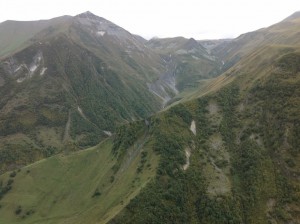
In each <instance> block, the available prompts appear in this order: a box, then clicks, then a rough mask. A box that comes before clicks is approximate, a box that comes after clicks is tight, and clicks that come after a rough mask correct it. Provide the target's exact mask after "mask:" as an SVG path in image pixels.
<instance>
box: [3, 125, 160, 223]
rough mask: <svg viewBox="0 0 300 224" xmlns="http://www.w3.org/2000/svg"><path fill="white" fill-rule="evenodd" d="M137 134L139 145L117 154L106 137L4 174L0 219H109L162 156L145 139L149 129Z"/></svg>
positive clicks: (60, 221)
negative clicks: (98, 141) (70, 152)
mask: <svg viewBox="0 0 300 224" xmlns="http://www.w3.org/2000/svg"><path fill="white" fill-rule="evenodd" d="M140 128H143V126H140ZM138 134H141V136H140V138H139V139H138V140H137V142H135V145H134V146H132V147H130V148H129V149H128V153H126V154H125V155H123V156H122V158H121V159H118V160H117V159H116V156H114V154H113V153H112V147H113V143H112V141H111V140H106V141H104V142H102V143H101V144H99V145H98V146H95V147H93V148H90V149H87V150H84V151H80V152H77V153H73V154H70V155H57V156H53V157H51V158H48V159H45V160H41V161H39V162H37V163H33V164H31V165H29V166H26V167H23V168H22V169H19V170H16V171H14V172H10V173H7V174H5V175H2V176H1V178H0V198H1V199H0V207H1V209H0V223H64V224H65V223H105V222H107V221H108V220H110V219H111V218H112V217H114V216H115V215H116V214H117V213H118V212H119V211H121V210H122V209H123V208H124V206H126V205H127V204H128V203H129V201H130V200H131V199H132V198H133V197H135V196H136V195H137V194H138V193H139V191H140V189H141V188H143V187H144V186H145V185H146V183H147V182H149V180H150V178H151V177H153V176H154V174H155V169H156V166H157V161H158V159H157V156H156V155H155V154H154V153H153V151H152V149H151V148H149V144H147V145H146V141H147V140H148V136H147V133H146V132H144V130H143V131H142V132H141V133H138ZM117 166H120V168H119V169H118V170H117V169H116V167H117ZM142 166H143V167H142Z"/></svg>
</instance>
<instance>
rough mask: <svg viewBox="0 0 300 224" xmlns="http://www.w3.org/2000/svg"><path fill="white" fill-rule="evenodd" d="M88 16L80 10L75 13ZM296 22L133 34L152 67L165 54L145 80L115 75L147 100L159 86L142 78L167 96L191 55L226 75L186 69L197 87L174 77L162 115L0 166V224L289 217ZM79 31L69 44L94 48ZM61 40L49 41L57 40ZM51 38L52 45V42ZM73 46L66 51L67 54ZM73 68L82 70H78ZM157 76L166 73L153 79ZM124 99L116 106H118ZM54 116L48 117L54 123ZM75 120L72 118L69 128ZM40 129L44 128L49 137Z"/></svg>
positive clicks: (295, 175)
mask: <svg viewBox="0 0 300 224" xmlns="http://www.w3.org/2000/svg"><path fill="white" fill-rule="evenodd" d="M90 16H92V15H90V13H87V14H86V13H85V14H82V15H79V16H78V17H80V18H87V17H90ZM78 17H77V18H78ZM92 18H95V17H94V16H92ZM97 18H98V17H97ZM299 18H300V17H299V14H298V13H296V14H294V15H292V16H291V17H288V18H287V19H285V20H283V21H282V22H280V23H278V24H275V25H273V26H271V27H268V28H264V29H261V30H258V31H254V32H251V33H248V34H244V35H241V36H240V37H238V38H236V39H233V40H218V41H213V40H212V41H195V40H193V39H184V38H171V39H158V40H157V39H154V40H150V41H149V42H145V41H144V40H143V39H141V38H138V39H139V40H140V41H141V42H142V43H143V44H144V45H143V46H144V47H145V49H149V54H153V57H151V58H152V60H153V63H154V64H155V62H156V60H158V61H160V60H161V59H165V62H163V63H158V64H159V65H160V66H162V70H159V68H161V67H160V66H157V69H158V70H159V71H160V72H158V73H157V76H156V78H154V79H153V80H152V82H150V80H147V78H149V77H148V76H147V74H148V73H146V72H145V73H142V74H141V75H140V76H137V74H130V75H132V76H130V75H128V76H125V73H122V74H123V76H125V77H126V78H127V77H134V80H139V79H141V83H144V86H146V87H145V89H146V93H148V94H151V93H153V92H154V93H153V95H152V96H154V99H157V100H158V101H156V102H158V103H162V102H164V101H162V100H161V98H164V97H163V95H160V94H162V93H163V92H162V91H161V92H158V91H156V90H155V88H154V87H153V86H152V85H153V84H155V83H156V82H157V85H156V87H157V88H160V89H164V90H165V92H168V91H169V93H168V94H170V95H171V94H174V91H175V89H173V90H172V88H173V87H174V86H175V87H176V90H179V89H180V88H179V86H178V85H177V81H178V80H180V79H178V77H180V76H181V74H180V73H179V72H178V73H177V72H175V73H174V71H176V69H175V68H176V67H177V63H180V62H181V60H186V62H187V64H188V66H196V64H195V65H194V64H193V63H191V62H192V59H191V58H193V57H192V56H195V57H198V58H199V60H198V61H199V62H200V61H203V63H204V62H205V63H207V64H209V62H213V61H215V62H216V66H215V67H214V66H212V67H211V69H212V70H210V69H208V70H207V71H217V69H219V70H218V72H222V71H224V72H223V73H222V74H221V75H219V76H217V77H215V78H211V76H209V77H210V78H209V79H207V78H205V77H202V76H201V73H200V72H199V73H197V74H194V75H195V76H197V77H198V78H197V79H196V78H195V80H197V81H198V82H199V83H200V82H201V83H202V84H201V85H200V84H199V83H198V84H197V85H195V87H194V88H190V89H189V91H187V92H185V93H184V89H185V88H187V87H186V86H185V85H186V84H187V83H193V82H192V81H191V79H188V80H187V81H185V82H183V83H184V85H183V86H184V88H183V89H182V92H181V93H179V95H178V96H180V97H181V98H180V99H178V100H177V101H176V102H174V103H173V102H172V101H171V102H169V105H168V107H166V108H164V110H163V111H160V112H159V113H155V114H152V115H151V116H149V117H147V118H145V117H142V116H139V117H138V116H137V118H136V120H135V121H130V122H129V120H130V119H127V122H124V123H123V125H116V126H115V128H114V133H113V135H112V136H110V137H108V138H106V139H105V140H103V141H102V142H100V143H99V144H98V145H96V146H94V147H91V148H88V149H86V150H81V151H78V152H72V149H69V150H64V151H63V153H60V154H57V155H54V156H51V157H50V158H46V159H43V160H40V161H37V162H35V163H32V164H30V165H27V166H23V167H21V168H20V169H15V170H14V171H10V172H6V173H4V174H2V175H1V176H0V198H1V199H0V222H1V223H2V222H3V223H111V224H117V223H122V224H123V223H209V224H211V223H237V224H240V223H253V224H254V223H255V224H257V223H259V224H260V223H261V224H265V223H299V222H300V209H299V208H300V204H299V201H300V195H299V189H300V185H299V173H300V167H299V166H300V157H299V145H300V142H299V139H300V115H299V111H300V104H299V102H300V76H299V74H300V38H299V35H298V36H297V33H298V30H299V29H298V28H299V26H300V20H299ZM80 20H81V19H80ZM97 20H98V19H97ZM88 21H90V20H88ZM76 23H77V21H76ZM80 24H81V23H80ZM76 27H77V26H76ZM84 27H85V26H83V29H84ZM103 29H104V28H103ZM96 30H99V29H96ZM82 32H83V31H80V32H78V33H76V32H75V31H74V30H72V32H71V33H72V37H73V39H72V41H73V42H72V43H80V48H79V49H80V50H82V49H87V48H90V49H92V47H91V46H92V44H94V42H93V40H90V41H87V42H83V41H78V40H79V38H80V35H79V34H81V33H82ZM103 32H104V31H103ZM105 32H106V31H105ZM122 32H123V31H121V33H122ZM127 34H128V33H126V35H127ZM271 34H272V35H271ZM42 35H44V33H42V34H40V35H39V36H38V37H36V38H40V37H41V36H42ZM105 35H106V34H104V36H105ZM118 35H119V34H118ZM124 35H125V34H124ZM47 36H49V35H47ZM50 36H51V35H50ZM84 36H85V35H84ZM54 37H55V38H58V37H57V36H56V35H54ZM133 37H135V38H136V36H133ZM116 38H119V37H116ZM50 39H51V38H50ZM60 40H61V39H59V43H65V42H62V41H60ZM51 43H53V42H51ZM37 44H39V43H37ZM95 44H97V43H95ZM37 46H39V45H37ZM51 46H52V49H53V46H54V45H51ZM59 46H61V45H59ZM76 46H77V45H76ZM141 47H142V45H141ZM61 48H62V49H63V51H64V52H65V51H66V50H65V49H66V48H63V47H58V48H55V49H61ZM68 49H70V48H68ZM109 49H110V48H109ZM178 51H179V53H178ZM21 52H23V51H21ZM42 52H44V50H43V51H42ZM79 52H80V51H76V52H74V54H73V56H72V60H70V61H73V60H74V59H76V58H77V57H78V55H80V53H79ZM89 52H91V51H89ZM114 52H115V51H114ZM176 52H177V53H176ZM200 52H201V53H200ZM100 53H102V52H98V51H97V52H95V53H94V54H95V55H98V54H99V55H100ZM135 53H136V52H135ZM61 54H63V53H61ZM170 54H171V55H172V57H171V56H170ZM195 54H198V56H196V55H195ZM27 55H28V53H27ZM116 55H118V54H116ZM133 55H134V54H133ZM84 56H85V57H82V58H81V59H82V60H79V59H78V60H75V61H76V64H80V65H81V63H80V62H81V61H83V60H84V58H86V55H84ZM167 56H168V58H166V57H167ZM14 57H16V56H14ZM38 57H39V55H38V56H37V58H38ZM43 57H44V54H43ZM91 57H92V56H91ZM95 57H96V59H98V56H95ZM103 57H104V56H103ZM132 57H133V56H132ZM16 58H17V59H18V57H16ZM45 58H46V57H45ZM53 58H54V59H55V58H56V57H52V59H53ZM60 58H63V57H60ZM184 58H186V59H184ZM92 59H93V57H92ZM96 59H95V60H96ZM6 60H8V59H6ZM18 60H20V59H18ZM103 60H104V59H103ZM136 60H138V59H136ZM37 61H38V60H37ZM41 61H42V60H41ZM222 61H223V62H224V65H223V63H222ZM220 62H221V64H219V63H220ZM24 63H26V62H24ZM121 63H124V62H123V61H122V62H121ZM96 64H97V63H96ZM117 64H118V63H116V65H115V66H116V70H117V69H118V66H117ZM125 64H126V63H125ZM173 64H174V67H172V66H171V65H173ZM207 64H205V65H207ZM7 65H8V63H4V66H3V68H2V69H3V71H6V70H7V69H8V68H7V67H5V66H7ZM26 65H27V64H26ZM89 65H90V64H89ZM93 65H94V64H93ZM166 65H167V66H166ZM27 66H28V65H27ZM48 66H49V65H48V64H47V70H46V72H47V71H48V69H49V68H50V66H49V67H48ZM73 66H75V65H73ZM94 66H95V67H96V65H94ZM36 67H38V66H36ZM29 68H30V66H29ZM76 68H77V67H76ZM88 68H89V66H86V67H85V66H84V67H83V68H82V69H83V71H85V70H86V69H88ZM143 68H144V66H143ZM5 69H6V70H5ZM78 69H79V68H78ZM28 70H30V69H28ZM96 70H97V67H96ZM59 71H60V70H59ZM72 71H77V70H76V69H74V70H72ZM166 71H172V72H166ZM118 72H120V71H118ZM99 73H100V72H99ZM167 73H169V74H172V76H171V77H173V78H174V79H175V85H171V86H170V85H168V82H165V80H170V78H169V77H170V76H167V75H165V74H167ZM1 74H2V73H1ZM51 74H57V73H51ZM63 74H65V73H63ZM84 74H86V73H84ZM100 74H102V73H100ZM116 74H118V73H117V72H116ZM203 74H204V75H205V73H203ZM216 74H217V73H216ZM46 75H47V73H45V74H44V75H43V76H41V77H46ZM206 75H207V73H206ZM210 75H214V74H210ZM65 76H66V77H69V76H67V75H65ZM77 76H78V77H80V76H79V73H77ZM165 76H167V77H168V78H166V79H162V78H161V77H165ZM5 77H6V76H5ZM38 77H39V78H40V76H38ZM84 77H85V76H84ZM183 77H184V76H183ZM187 77H189V76H187ZM17 78H20V77H18V76H16V77H15V78H14V79H13V78H12V79H11V80H9V81H10V82H13V81H14V85H17V82H16V80H17ZM34 78H36V77H35V76H34V75H33V76H32V77H30V76H29V77H27V76H26V79H25V80H24V81H23V82H20V83H21V84H22V85H24V83H26V82H28V83H30V84H31V85H32V82H29V81H31V80H33V79H34ZM72 78H73V77H72ZM105 78H106V79H107V76H105ZM203 78H204V79H203ZM182 79H183V80H184V78H182ZM121 80H122V81H123V82H125V81H126V79H124V80H123V79H121ZM145 80H146V81H145ZM157 80H161V81H157ZM5 82H6V83H7V82H8V81H7V80H6V79H5ZM136 82H137V81H136ZM70 83H71V82H70ZM84 83H86V82H84ZM137 83H138V82H137ZM178 83H179V82H178ZM38 84H39V85H41V82H39V83H38ZM28 85H29V84H28ZM36 85H37V84H36ZM4 86H5V85H4ZM120 86H122V85H119V86H118V88H120ZM133 86H134V85H132V86H131V87H133ZM149 86H150V87H151V86H152V87H151V88H149ZM26 87H27V86H26ZM67 87H68V86H67ZM171 87H172V88H171ZM24 88H25V86H22V90H23V89H24ZM27 88H29V87H27ZM73 89H75V90H76V88H73ZM9 90H10V89H6V91H7V92H9ZM75 90H74V91H72V94H74V93H76V91H75ZM155 91H156V92H155ZM172 91H173V92H172ZM28 93H30V91H28ZM155 93H156V94H155ZM183 93H184V94H183ZM11 94H12V96H13V92H12V93H11ZM52 94H53V93H52ZM52 94H51V95H52ZM124 94H125V93H124ZM126 94H130V91H128V92H126ZM51 95H50V96H51ZM74 95H75V94H74ZM72 96H73V95H72ZM87 96H89V97H90V96H91V94H88V95H87ZM126 96H128V95H126ZM155 96H156V97H155ZM124 97H125V96H124ZM18 98H19V97H18ZM21 99H22V98H21ZM59 99H60V98H59ZM71 99H72V98H71ZM107 100H112V98H109V99H107ZM18 102H22V101H21V100H20V101H18ZM67 102H69V101H67ZM70 102H71V103H72V102H73V101H72V100H70ZM79 102H81V101H79ZM124 102H125V101H124ZM124 102H122V103H120V106H124V108H126V109H127V108H128V105H127V104H125V105H124V104H123V103H124ZM147 103H148V102H147ZM8 105H11V104H8ZM42 105H45V104H42ZM46 105H47V104H46ZM57 105H60V104H59V103H57ZM71 105H73V104H71ZM75 105H76V107H75V109H73V111H72V112H73V113H75V111H76V110H77V111H78V112H77V113H78V114H79V115H80V116H81V117H83V116H85V117H86V118H88V119H90V120H92V119H91V118H90V117H88V115H89V114H88V113H87V112H85V111H86V110H87V109H82V108H86V107H83V106H82V105H81V104H80V105H79V106H80V107H79V108H80V109H81V112H80V110H79V109H78V108H77V107H78V106H77V105H78V104H75ZM95 105H96V104H93V107H94V106H95ZM10 107H11V106H10ZM10 107H8V106H6V107H5V108H10ZM31 107H32V106H31ZM93 107H91V109H92V108H93ZM36 108H38V107H36ZM51 108H52V107H51ZM53 108H55V107H53ZM61 111H63V110H61ZM67 111H68V110H67ZM20 114H21V113H20ZM20 114H18V116H15V118H19V117H20ZM45 114H47V113H45ZM61 114H62V113H59V114H57V115H55V116H53V118H56V119H58V118H57V117H59V116H58V115H61ZM80 116H79V117H80ZM98 116H100V117H101V114H97V116H96V117H98ZM27 119H28V118H27ZM124 119H126V118H124ZM28 120H29V119H28ZM42 120H45V118H43V119H42ZM67 120H68V119H67ZM74 120H75V119H74V118H72V117H71V121H73V122H72V124H73V125H74V123H75V122H74ZM26 121H27V120H26ZM75 121H76V120H75ZM63 123H64V124H65V126H68V124H69V122H63ZM25 124H27V123H25ZM75 124H76V123H75ZM95 124H97V123H96V122H95ZM34 127H38V126H34ZM49 127H51V126H45V127H44V128H45V129H46V130H47V132H46V134H45V135H46V136H47V137H48V136H49V133H50V131H49V130H51V129H50V128H49ZM63 130H65V129H63ZM101 130H102V129H101ZM103 130H111V129H103ZM24 132H25V131H24ZM1 133H2V132H1ZM99 133H100V131H99ZM29 137H31V135H30V134H28V138H29ZM73 141H74V139H73ZM98 141H99V139H98ZM64 147H66V146H64ZM64 147H63V148H64ZM69 147H70V145H69ZM0 158H3V157H0Z"/></svg>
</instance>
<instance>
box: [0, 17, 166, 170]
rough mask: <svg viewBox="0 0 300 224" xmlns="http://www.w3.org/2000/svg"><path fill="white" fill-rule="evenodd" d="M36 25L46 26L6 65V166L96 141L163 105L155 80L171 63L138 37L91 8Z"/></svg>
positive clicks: (2, 120)
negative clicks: (155, 91) (153, 85)
mask: <svg viewBox="0 0 300 224" xmlns="http://www.w3.org/2000/svg"><path fill="white" fill-rule="evenodd" d="M53 21H55V22H53ZM13 23H14V24H15V26H16V27H17V28H15V29H16V30H18V27H21V26H22V24H23V23H22V22H20V24H19V23H18V22H13ZM32 23H33V24H31V22H30V23H29V24H28V26H30V24H31V25H32V26H34V27H35V26H36V25H37V26H36V29H35V30H34V31H32V32H33V33H34V32H38V31H39V29H42V28H43V30H41V31H40V32H38V33H37V34H36V35H34V36H33V34H32V36H33V37H30V44H29V45H28V42H27V40H25V39H28V38H29V37H28V38H27V37H26V38H24V39H22V41H25V42H24V45H28V46H27V47H26V48H24V49H23V48H19V51H18V52H17V53H14V54H12V55H10V56H9V57H5V58H3V59H2V60H1V62H0V93H1V99H0V146H1V147H0V148H1V149H0V155H1V156H0V158H1V165H0V170H7V169H11V168H13V167H14V166H15V165H18V166H21V165H24V164H26V163H30V162H33V161H34V160H36V159H39V158H42V157H45V156H49V155H52V154H55V153H57V152H60V151H62V150H64V151H65V150H67V151H68V150H76V149H78V148H83V147H88V146H92V145H96V144H97V143H98V142H99V141H100V140H102V139H103V138H105V137H107V136H109V135H111V132H114V131H115V127H116V125H118V124H120V123H124V122H128V121H132V120H136V119H140V118H143V117H146V116H148V115H150V114H152V113H154V112H156V111H157V110H159V109H160V108H161V99H159V98H158V97H157V96H155V95H154V94H153V93H151V92H150V91H149V90H148V86H147V83H148V82H151V81H152V80H154V79H156V78H157V77H159V76H160V70H163V66H162V65H161V64H160V58H159V57H158V56H156V54H155V53H152V52H151V51H150V50H149V49H148V48H147V47H145V46H144V44H143V43H142V42H140V40H139V39H138V38H137V37H136V36H135V35H132V34H130V33H129V32H127V31H125V30H124V29H122V28H120V27H118V26H117V25H115V24H113V23H111V22H109V21H107V20H105V19H103V18H100V17H97V16H95V15H93V14H91V13H90V12H86V13H83V14H80V15H78V16H75V17H62V18H57V19H54V20H50V21H48V22H46V21H42V22H36V23H34V22H32ZM39 24H41V26H39ZM49 24H50V25H49ZM4 25H5V24H4ZM46 25H47V27H46V28H45V26H46ZM1 27H2V28H3V27H6V25H5V26H3V25H2V26H1ZM8 27H9V28H11V27H10V26H8ZM3 29H4V28H3ZM7 29H8V28H7ZM11 29H12V28H11ZM8 30H9V29H8ZM18 32H21V33H23V32H22V30H18ZM25 34H26V33H24V35H25ZM26 35H27V34H26ZM28 35H29V33H28ZM28 35H27V36H28ZM0 36H2V33H1V35H0ZM12 44H13V43H12ZM21 45H22V44H21ZM0 172H1V171H0Z"/></svg>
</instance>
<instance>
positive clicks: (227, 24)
mask: <svg viewBox="0 0 300 224" xmlns="http://www.w3.org/2000/svg"><path fill="white" fill-rule="evenodd" d="M85 11H91V12H92V13H94V14H96V15H98V16H101V17H104V18H106V19H108V20H110V21H112V22H114V23H116V24H117V25H119V26H121V27H123V28H124V29H126V30H128V31H129V32H131V33H135V34H139V35H141V36H143V37H145V38H147V39H149V38H151V37H154V36H156V37H174V36H184V37H187V38H190V37H194V38H195V39H219V38H232V37H237V36H238V35H240V34H242V33H245V32H249V31H253V30H256V29H259V28H262V27H267V26H270V25H272V24H274V23H277V22H279V21H281V20H283V19H284V18H286V17H288V16H289V15H291V14H292V13H294V12H295V11H300V0H80V1H79V0H73V1H70V0H69V1H67V0H47V1H44V0H0V22H2V21H5V20H38V19H49V18H53V17H57V16H61V15H72V16H74V15H77V14H79V13H82V12H85Z"/></svg>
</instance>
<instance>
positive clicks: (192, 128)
mask: <svg viewBox="0 0 300 224" xmlns="http://www.w3.org/2000/svg"><path fill="white" fill-rule="evenodd" d="M190 130H191V131H192V132H193V134H194V135H196V122H195V121H194V120H193V121H192V123H191V127H190Z"/></svg>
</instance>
